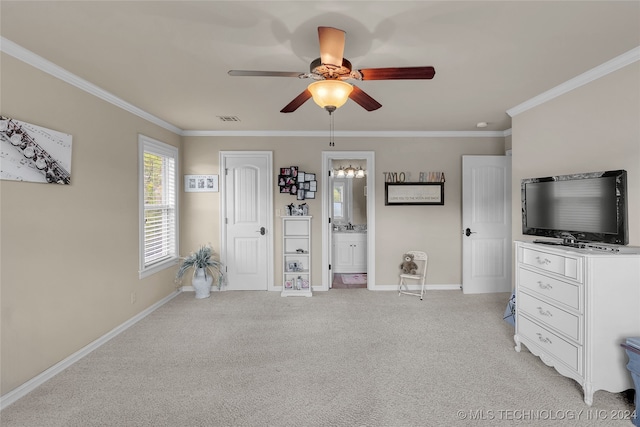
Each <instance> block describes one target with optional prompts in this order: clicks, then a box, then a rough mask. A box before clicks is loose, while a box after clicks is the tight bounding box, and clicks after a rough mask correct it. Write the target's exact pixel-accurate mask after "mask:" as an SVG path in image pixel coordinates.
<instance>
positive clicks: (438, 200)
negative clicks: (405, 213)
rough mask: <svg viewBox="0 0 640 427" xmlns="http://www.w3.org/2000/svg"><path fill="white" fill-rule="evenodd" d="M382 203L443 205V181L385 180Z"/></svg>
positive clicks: (387, 204) (388, 204) (390, 204)
mask: <svg viewBox="0 0 640 427" xmlns="http://www.w3.org/2000/svg"><path fill="white" fill-rule="evenodd" d="M384 204H385V205H386V206H392V205H444V182H387V183H385V186H384Z"/></svg>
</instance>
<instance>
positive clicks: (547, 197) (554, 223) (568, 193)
mask: <svg viewBox="0 0 640 427" xmlns="http://www.w3.org/2000/svg"><path fill="white" fill-rule="evenodd" d="M625 194H626V172H625V171H622V170H618V171H607V172H593V173H586V174H574V175H559V176H555V177H546V178H534V179H524V180H522V204H523V206H522V208H523V211H522V215H523V217H522V231H523V234H531V235H538V236H545V237H557V238H564V239H567V240H572V241H573V240H576V241H596V242H604V243H616V244H627V243H628V233H627V226H626V197H625Z"/></svg>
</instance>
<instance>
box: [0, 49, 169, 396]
mask: <svg viewBox="0 0 640 427" xmlns="http://www.w3.org/2000/svg"><path fill="white" fill-rule="evenodd" d="M1 61H2V63H1V66H2V69H1V73H2V81H1V93H2V111H1V113H2V114H3V115H5V116H9V117H12V118H15V119H18V120H22V121H26V122H29V123H32V124H35V125H38V126H43V127H46V128H50V129H53V130H57V131H60V132H64V133H68V134H71V135H72V137H73V153H72V164H71V169H72V170H71V172H72V174H71V180H72V184H71V185H69V186H63V185H54V184H38V183H28V182H15V181H0V194H1V205H0V213H1V218H0V225H1V228H0V230H1V237H0V240H1V256H2V266H1V273H0V304H1V305H0V307H1V323H2V325H1V343H0V345H1V353H0V355H1V371H0V376H1V377H2V382H1V385H0V393H1V394H3V395H4V394H5V393H7V392H9V391H11V390H12V389H14V388H15V387H17V386H19V385H21V384H23V383H24V382H26V381H27V380H29V379H31V378H32V377H34V376H36V375H38V374H40V373H41V372H42V371H44V370H46V369H47V368H49V367H51V366H52V365H54V364H56V363H57V362H59V361H61V360H62V359H64V358H66V357H68V356H70V355H71V354H73V353H74V352H76V351H77V350H79V349H81V348H82V347H84V346H85V345H87V344H89V343H90V342H92V341H94V340H96V339H97V338H99V337H101V336H102V335H104V334H105V333H107V332H109V331H110V330H111V329H113V328H115V327H116V326H118V325H120V324H122V323H123V322H125V321H126V320H128V319H130V318H132V317H133V316H135V315H136V314H137V313H139V312H141V311H142V310H144V309H145V308H147V307H148V306H150V305H152V304H154V303H155V302H157V301H159V300H160V299H162V298H163V297H165V296H167V295H168V294H170V293H171V292H172V291H173V290H174V289H175V284H174V283H173V273H174V271H173V270H171V271H170V270H166V271H164V272H161V273H158V274H154V275H152V276H151V277H148V278H146V279H144V280H140V279H139V278H138V190H137V182H138V151H137V150H138V148H137V147H138V143H137V138H138V133H143V134H145V135H148V136H150V137H152V138H155V139H158V140H161V141H164V142H167V143H170V144H173V145H176V146H178V145H179V143H180V138H179V137H178V136H177V135H175V134H173V133H171V132H168V131H166V130H164V129H162V128H160V127H158V126H156V125H153V124H150V123H149V122H148V121H145V120H142V119H140V118H138V117H136V116H133V115H132V114H129V113H127V112H125V111H124V110H122V109H120V108H117V107H115V106H113V105H111V104H108V103H106V102H104V101H102V100H99V99H98V98H96V97H94V96H92V95H89V94H88V93H86V92H84V91H81V90H80V89H77V88H74V87H72V86H70V85H68V84H66V83H64V82H62V81H60V80H58V79H56V78H54V77H51V76H49V75H47V74H45V73H43V72H41V71H38V70H36V69H35V68H32V67H30V66H28V65H26V64H24V63H22V62H20V61H18V60H16V59H14V58H12V57H10V56H8V55H5V54H2V58H1ZM131 293H135V294H136V302H135V303H134V304H132V303H131Z"/></svg>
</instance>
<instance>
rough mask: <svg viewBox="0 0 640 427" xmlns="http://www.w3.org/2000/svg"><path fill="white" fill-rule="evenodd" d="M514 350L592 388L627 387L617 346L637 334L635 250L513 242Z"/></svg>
mask: <svg viewBox="0 0 640 427" xmlns="http://www.w3.org/2000/svg"><path fill="white" fill-rule="evenodd" d="M515 247H516V334H515V336H514V340H515V342H516V346H515V349H516V351H518V352H519V351H520V350H521V344H525V345H526V346H527V348H528V349H529V350H530V351H531V353H533V354H535V355H536V356H539V357H540V359H542V361H543V362H544V363H546V364H547V365H549V366H553V367H554V368H555V369H556V370H557V371H558V372H559V373H560V374H562V375H564V376H566V377H569V378H573V379H574V380H576V381H577V382H578V383H579V384H580V385H581V386H582V388H583V390H584V401H585V403H586V404H587V405H591V404H592V403H593V393H594V392H595V391H597V390H606V391H609V392H614V393H617V392H621V391H624V390H627V389H630V388H633V382H632V379H631V375H630V373H629V371H628V370H627V369H626V363H627V359H626V355H625V352H624V349H623V348H622V347H620V344H621V343H624V342H625V339H626V338H628V337H634V336H640V252H639V253H632V250H630V249H628V248H627V252H628V253H611V252H605V251H600V250H590V249H573V248H568V247H564V246H550V245H543V244H536V243H528V242H516V246H515Z"/></svg>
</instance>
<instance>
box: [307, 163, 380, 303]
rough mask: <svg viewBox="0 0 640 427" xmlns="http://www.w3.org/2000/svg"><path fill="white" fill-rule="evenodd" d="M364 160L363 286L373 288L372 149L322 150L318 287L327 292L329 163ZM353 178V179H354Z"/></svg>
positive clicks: (373, 184) (374, 198)
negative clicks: (365, 241) (365, 280)
mask: <svg viewBox="0 0 640 427" xmlns="http://www.w3.org/2000/svg"><path fill="white" fill-rule="evenodd" d="M349 159H364V160H366V162H367V166H366V170H367V289H369V290H375V283H376V282H375V277H376V269H375V265H376V263H375V259H376V236H375V231H376V227H375V224H376V210H375V206H376V197H375V195H376V179H375V178H376V174H375V169H376V167H375V152H374V151H323V152H322V167H321V170H322V176H324V177H325V178H326V179H327V185H325V189H324V191H322V287H321V288H320V289H319V290H322V291H328V290H329V287H330V285H331V271H330V270H329V265H330V264H331V252H332V251H331V249H332V248H331V245H332V244H333V241H332V234H331V232H332V228H331V226H330V224H329V217H330V215H329V212H330V206H331V205H330V203H331V197H332V195H333V192H332V188H333V186H332V185H331V169H332V168H331V162H332V161H333V160H349ZM354 179H356V178H354Z"/></svg>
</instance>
